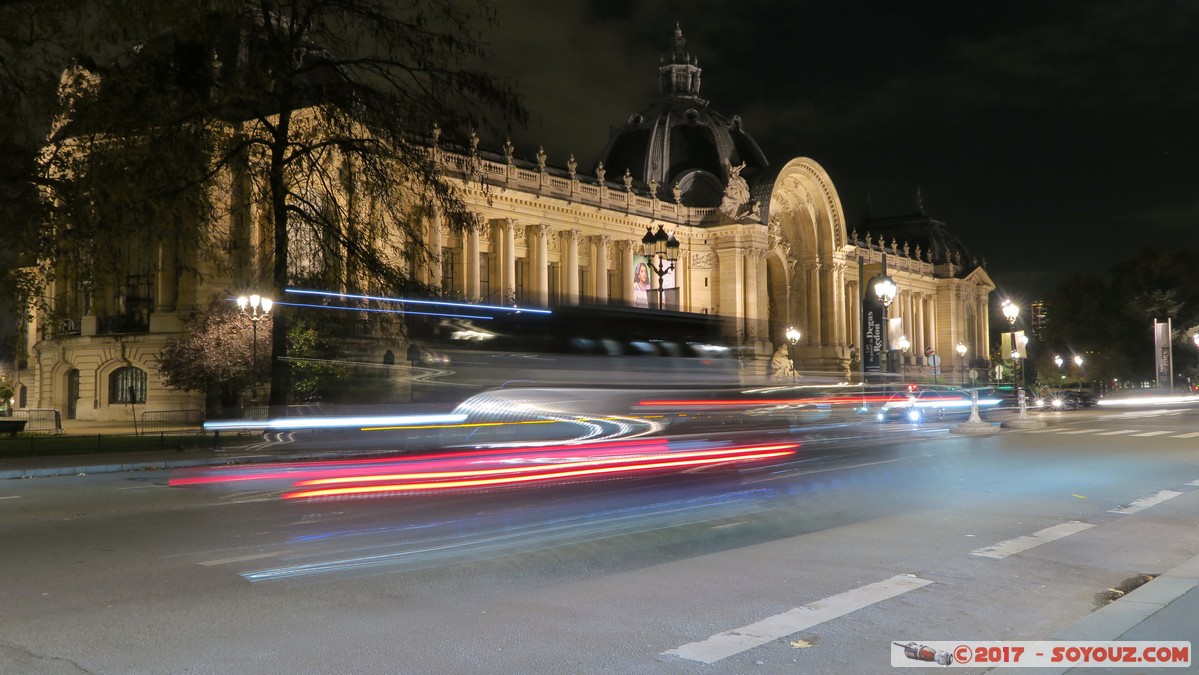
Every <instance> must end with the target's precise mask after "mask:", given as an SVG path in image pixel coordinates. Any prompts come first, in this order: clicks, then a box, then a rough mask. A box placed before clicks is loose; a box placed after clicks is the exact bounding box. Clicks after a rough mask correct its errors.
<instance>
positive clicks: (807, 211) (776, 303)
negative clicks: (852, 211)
mask: <svg viewBox="0 0 1199 675" xmlns="http://www.w3.org/2000/svg"><path fill="white" fill-rule="evenodd" d="M768 223H769V228H770V239H771V245H772V250H773V253H774V254H775V255H777V256H778V258H779V263H780V264H779V267H780V268H781V269H783V270H785V271H787V272H789V273H788V274H787V275H786V285H785V286H780V285H778V284H776V283H774V282H772V283H770V285H769V291H770V293H771V298H770V306H771V308H772V309H775V310H777V311H778V313H779V316H780V317H782V318H781V321H782V322H789V323H790V324H794V325H795V326H796V327H797V328H799V329H800V331H801V332H802V333H803V338H802V339H801V343H800V345H799V347H798V348H797V349H796V354H797V360H798V361H799V362H800V363H799V365H800V368H801V369H803V370H807V371H822V372H830V373H842V372H844V370H845V367H846V366H847V364H848V363H849V344H850V343H852V342H853V340H852V339H851V338H849V336H848V332H849V331H848V327H847V325H846V269H847V268H846V257H845V256H846V254H845V252H844V251H843V249H844V248H845V247H846V243H845V242H846V236H845V218H844V214H843V212H842V209H841V201H840V199H839V198H838V197H837V191H836V189H835V188H834V187H833V182H832V179H830V178H829V176H828V174H827V173H825V171H824V169H823V168H822V167H821V166H820V165H819V164H817V163H816V162H815V161H813V160H811V159H808V158H806V157H801V158H797V159H793V160H791V161H790V162H788V163H787V164H786V165H785V166H784V167H783V168H782V170H781V171H780V172H779V175H778V178H776V179H775V182H774V186H773V188H772V190H771V194H770V209H769V211H768ZM771 257H772V258H773V257H774V256H771ZM771 321H772V326H771V328H772V331H771V339H772V340H775V341H776V343H775V344H776V345H777V344H779V343H778V340H780V339H782V334H781V332H776V331H775V330H774V329H775V327H776V326H775V324H776V319H775V317H773V316H772V317H771ZM786 325H787V324H783V326H782V327H783V329H785V328H786Z"/></svg>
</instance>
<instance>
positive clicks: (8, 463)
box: [0, 420, 281, 480]
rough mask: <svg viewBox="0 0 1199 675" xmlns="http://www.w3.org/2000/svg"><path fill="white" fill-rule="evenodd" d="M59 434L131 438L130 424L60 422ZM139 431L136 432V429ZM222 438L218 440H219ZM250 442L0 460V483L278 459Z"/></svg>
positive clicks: (85, 440) (83, 439)
mask: <svg viewBox="0 0 1199 675" xmlns="http://www.w3.org/2000/svg"><path fill="white" fill-rule="evenodd" d="M62 429H63V433H62V434H58V435H57V436H55V438H57V439H63V438H78V439H79V442H80V443H81V444H83V443H89V442H91V441H93V440H95V438H96V437H97V436H129V437H131V438H132V437H135V436H136V433H135V430H134V427H133V422H132V421H128V422H94V421H87V420H63V421H62ZM139 430H140V429H139ZM223 438H224V437H223V436H222V439H223ZM251 445H252V442H248V443H247V442H234V443H232V444H229V445H228V446H227V447H221V448H216V447H210V448H188V449H183V450H177V449H172V448H164V449H158V450H137V451H113V452H80V453H79V454H75V455H71V454H64V455H43V456H34V457H11V458H7V459H0V480H8V479H15V478H35V477H38V478H44V477H52V476H74V475H80V474H89V473H114V472H120V471H140V470H144V469H166V468H180V467H188V466H206V465H210V464H244V463H250V462H267V461H272V460H278V459H281V455H279V454H278V453H264V452H256V451H255V450H254V449H253V448H252V447H251Z"/></svg>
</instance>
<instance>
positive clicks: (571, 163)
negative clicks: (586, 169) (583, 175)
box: [566, 153, 579, 180]
mask: <svg viewBox="0 0 1199 675" xmlns="http://www.w3.org/2000/svg"><path fill="white" fill-rule="evenodd" d="M578 168H579V163H578V162H576V161H575V156H574V153H571V155H570V159H568V160H566V172H567V173H569V174H570V178H571V180H574V177H575V170H576V169H578Z"/></svg>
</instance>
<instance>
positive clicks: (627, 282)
mask: <svg viewBox="0 0 1199 675" xmlns="http://www.w3.org/2000/svg"><path fill="white" fill-rule="evenodd" d="M639 243H640V242H635V241H629V240H627V239H625V240H622V241H618V242H616V245H617V246H618V247H619V249H620V299H621V300H622V301H623V302H624V303H625V304H626V305H632V304H633V255H634V253H633V251H634V250H635V249H636V246H637V244H639Z"/></svg>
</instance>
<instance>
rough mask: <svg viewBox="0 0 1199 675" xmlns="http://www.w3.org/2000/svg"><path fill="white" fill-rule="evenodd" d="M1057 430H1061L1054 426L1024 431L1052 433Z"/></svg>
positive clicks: (1029, 432) (1028, 432) (1027, 432)
mask: <svg viewBox="0 0 1199 675" xmlns="http://www.w3.org/2000/svg"><path fill="white" fill-rule="evenodd" d="M1055 431H1059V430H1058V429H1055V428H1053V427H1049V428H1048V429H1030V430H1028V431H1025V432H1024V433H1026V434H1052V433H1053V432H1055Z"/></svg>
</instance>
